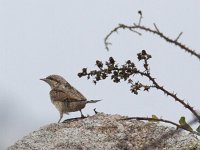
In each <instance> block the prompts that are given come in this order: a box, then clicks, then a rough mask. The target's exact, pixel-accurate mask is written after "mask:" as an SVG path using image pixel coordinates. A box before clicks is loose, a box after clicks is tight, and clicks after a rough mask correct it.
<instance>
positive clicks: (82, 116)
mask: <svg viewBox="0 0 200 150" xmlns="http://www.w3.org/2000/svg"><path fill="white" fill-rule="evenodd" d="M80 112H81V118H86V117H85V116H84V115H83V113H82V111H81V110H80Z"/></svg>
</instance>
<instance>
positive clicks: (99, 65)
mask: <svg viewBox="0 0 200 150" xmlns="http://www.w3.org/2000/svg"><path fill="white" fill-rule="evenodd" d="M96 65H97V66H98V67H99V68H102V67H103V63H102V62H101V61H99V60H97V61H96Z"/></svg>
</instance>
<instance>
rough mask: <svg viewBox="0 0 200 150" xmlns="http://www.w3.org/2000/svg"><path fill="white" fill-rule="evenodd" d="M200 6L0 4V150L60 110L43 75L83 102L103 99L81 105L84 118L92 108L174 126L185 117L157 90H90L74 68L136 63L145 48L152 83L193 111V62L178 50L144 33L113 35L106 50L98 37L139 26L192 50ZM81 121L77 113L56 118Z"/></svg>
mask: <svg viewBox="0 0 200 150" xmlns="http://www.w3.org/2000/svg"><path fill="white" fill-rule="evenodd" d="M199 6H200V1H197V0H190V1H182V0H176V1H173V0H168V1H155V0H148V1H145V0H125V1H116V0H111V1H107V0H101V1H94V0H86V1H76V0H75V1H66V0H60V1H54V0H43V1H41V0H17V1H16V0H0V20H1V23H0V119H1V121H0V149H5V148H6V147H8V146H9V145H11V144H13V143H14V142H15V141H16V140H18V139H20V138H22V137H23V136H25V135H27V134H28V133H30V132H32V131H34V130H37V129H39V128H40V127H42V126H45V125H48V124H49V123H55V122H57V121H58V118H59V113H58V111H57V110H56V109H55V108H54V106H53V105H52V104H51V102H50V98H49V90H50V87H49V86H48V85H47V84H45V83H44V82H42V81H40V80H39V79H40V78H43V77H46V76H48V75H50V74H59V75H62V76H63V77H65V78H66V79H67V80H68V81H69V82H70V83H71V84H72V85H73V86H74V87H76V88H77V89H78V90H80V91H81V92H82V93H83V94H84V95H85V96H86V97H87V98H89V99H103V101H102V102H99V103H97V104H93V105H92V104H91V105H88V106H87V107H86V108H85V109H84V110H83V113H84V114H85V115H86V114H90V115H92V114H94V112H93V108H97V111H100V112H104V113H108V114H121V115H129V116H145V117H146V116H151V115H152V114H156V115H157V116H159V117H163V118H165V119H169V120H172V121H176V122H177V121H178V119H179V118H180V116H186V118H187V120H190V119H191V118H192V115H191V113H190V112H189V111H188V110H186V109H185V108H183V107H182V106H181V105H180V104H179V103H177V102H174V100H173V99H171V98H169V97H166V96H165V95H163V93H161V92H160V91H157V90H151V91H150V92H149V93H147V92H146V93H145V92H140V94H139V95H138V96H136V95H134V94H132V93H130V91H129V85H128V84H127V83H120V84H115V83H113V82H111V81H110V80H106V81H102V82H99V83H98V84H97V85H96V86H95V85H94V84H93V83H92V81H91V80H87V79H86V78H78V76H77V73H78V72H80V71H81V68H83V67H88V68H90V69H94V68H95V65H94V64H95V61H96V59H99V60H107V59H108V58H109V57H110V56H113V57H114V58H115V59H116V60H117V61H118V62H119V63H124V62H125V61H126V60H127V59H131V60H135V62H137V59H136V58H137V57H136V54H137V53H138V52H140V51H141V50H142V49H145V50H147V52H148V53H150V54H151V55H152V56H153V58H152V59H151V61H150V65H151V72H152V75H153V76H154V77H156V79H157V82H158V83H160V84H161V85H164V86H165V87H166V88H167V89H169V90H171V91H175V92H177V93H178V96H179V97H180V98H183V99H185V100H186V102H189V103H190V104H191V105H192V106H195V108H196V109H199V107H200V103H199V93H198V91H199V85H200V80H199V77H200V61H199V60H198V59H197V58H196V57H194V56H191V55H189V54H187V53H185V52H183V50H180V49H179V48H178V47H175V46H173V45H171V44H168V43H166V42H165V41H164V40H162V39H160V38H158V37H156V36H153V35H152V34H149V33H143V32H142V33H143V36H138V35H137V34H135V33H133V32H130V31H120V32H119V33H118V34H113V36H112V37H111V38H110V42H112V44H113V45H112V46H110V51H109V52H107V51H106V50H105V47H104V43H103V39H104V37H105V36H106V35H107V34H108V33H109V32H110V30H112V29H113V28H114V27H116V26H117V25H118V24H119V23H124V24H128V25H131V24H133V23H134V22H138V19H139V15H138V14H137V11H138V10H142V12H143V16H144V18H143V20H142V24H143V25H146V26H149V27H153V23H156V24H157V26H158V27H159V29H160V30H161V31H162V32H164V33H166V34H167V35H168V36H170V37H173V38H174V39H175V38H176V37H177V35H178V34H179V33H180V32H181V31H183V32H184V33H183V35H182V36H181V38H180V39H179V40H180V41H181V42H182V43H185V44H187V45H188V46H189V47H191V48H193V49H196V50H199V39H200V30H199V27H200V21H199V19H200V9H199ZM77 116H80V114H79V112H77V113H70V115H69V116H67V115H65V116H64V118H63V119H67V118H70V117H77Z"/></svg>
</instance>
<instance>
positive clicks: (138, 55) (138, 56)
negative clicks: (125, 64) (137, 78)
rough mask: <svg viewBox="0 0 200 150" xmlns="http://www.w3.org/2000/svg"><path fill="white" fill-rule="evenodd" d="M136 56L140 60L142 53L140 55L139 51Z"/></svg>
mask: <svg viewBox="0 0 200 150" xmlns="http://www.w3.org/2000/svg"><path fill="white" fill-rule="evenodd" d="M137 58H138V60H139V61H140V60H142V55H141V53H138V54H137Z"/></svg>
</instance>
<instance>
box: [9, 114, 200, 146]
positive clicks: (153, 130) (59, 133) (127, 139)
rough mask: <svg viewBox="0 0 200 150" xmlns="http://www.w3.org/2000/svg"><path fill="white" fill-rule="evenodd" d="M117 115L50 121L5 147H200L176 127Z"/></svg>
mask: <svg viewBox="0 0 200 150" xmlns="http://www.w3.org/2000/svg"><path fill="white" fill-rule="evenodd" d="M122 118H125V117H124V116H120V115H107V114H104V113H98V114H96V115H94V116H91V117H88V118H85V119H77V120H68V121H66V122H65V123H59V124H57V123H52V124H49V125H47V126H44V127H42V128H40V129H39V130H38V131H34V132H32V133H30V134H29V135H27V136H25V137H24V138H22V139H21V140H19V141H17V142H16V143H15V144H14V145H12V146H10V147H9V148H8V150H39V149H40V150H65V149H66V150H156V149H158V150H163V149H166V150H168V149H170V150H200V141H199V140H198V139H197V138H196V137H195V136H194V135H192V134H188V133H186V132H176V130H175V128H172V127H166V126H162V125H159V124H156V123H150V122H143V121H137V120H126V121H125V120H120V119H122Z"/></svg>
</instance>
